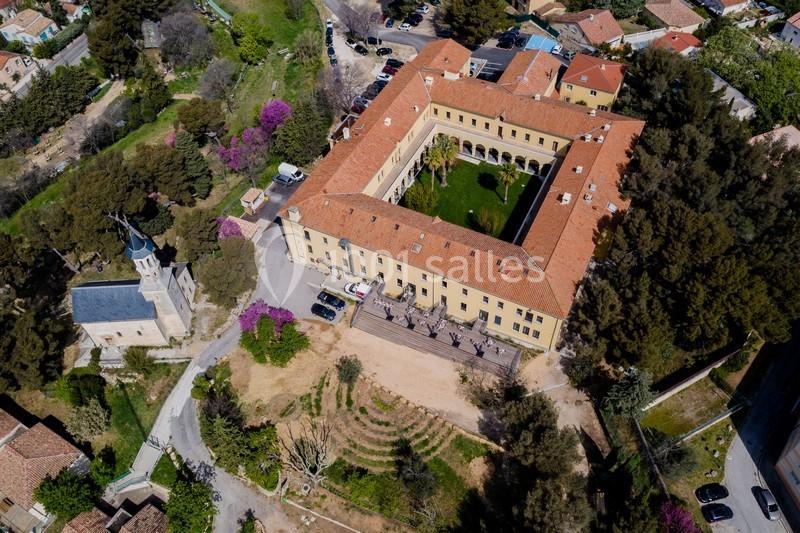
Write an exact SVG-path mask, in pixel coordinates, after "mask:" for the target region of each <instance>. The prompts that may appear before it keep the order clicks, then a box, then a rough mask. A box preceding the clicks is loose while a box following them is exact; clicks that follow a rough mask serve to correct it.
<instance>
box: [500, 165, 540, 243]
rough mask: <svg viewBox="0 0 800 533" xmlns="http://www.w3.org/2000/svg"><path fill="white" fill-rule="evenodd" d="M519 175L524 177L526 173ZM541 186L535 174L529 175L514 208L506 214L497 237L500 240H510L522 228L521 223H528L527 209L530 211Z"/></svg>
mask: <svg viewBox="0 0 800 533" xmlns="http://www.w3.org/2000/svg"><path fill="white" fill-rule="evenodd" d="M520 176H522V177H524V176H526V174H520ZM541 187H542V183H541V182H540V181H539V179H538V178H536V177H535V176H530V178H529V179H528V181H527V183H525V187H524V188H523V189H522V192H521V193H520V195H519V197H518V198H517V201H516V203H515V204H514V208H513V209H512V210H511V214H510V215H508V219H507V220H506V223H505V225H504V226H503V229H502V230H500V235H499V238H500V239H501V240H504V241H506V242H512V241H513V240H514V237H516V235H517V232H518V231H519V230H520V228H522V227H523V225H526V224H529V223H530V221H526V220H525V217H527V215H528V211H530V208H531V206H532V205H533V202H534V201H535V200H536V195H537V194H538V192H539V189H541ZM497 194H498V196H499V195H500V193H499V192H498V193H497ZM501 200H502V197H501ZM525 233H526V232H522V234H523V235H524V234H525Z"/></svg>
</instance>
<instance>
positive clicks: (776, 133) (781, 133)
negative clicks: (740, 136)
mask: <svg viewBox="0 0 800 533" xmlns="http://www.w3.org/2000/svg"><path fill="white" fill-rule="evenodd" d="M779 140H783V142H785V143H786V146H787V147H789V148H800V130H798V129H797V128H796V127H795V126H783V127H782V128H775V129H774V130H770V131H768V132H766V133H762V134H760V135H756V136H755V137H753V138H752V139H750V142H751V143H754V142H760V141H769V142H778V141H779Z"/></svg>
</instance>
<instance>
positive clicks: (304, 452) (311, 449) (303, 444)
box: [281, 420, 332, 486]
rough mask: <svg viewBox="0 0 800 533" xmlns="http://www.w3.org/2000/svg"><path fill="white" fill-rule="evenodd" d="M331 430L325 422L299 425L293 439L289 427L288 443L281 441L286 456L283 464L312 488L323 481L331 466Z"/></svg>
mask: <svg viewBox="0 0 800 533" xmlns="http://www.w3.org/2000/svg"><path fill="white" fill-rule="evenodd" d="M330 436H331V428H330V426H328V424H326V423H325V421H324V420H323V421H321V422H314V421H310V422H308V423H305V422H302V423H301V424H300V434H299V435H298V436H296V437H295V435H294V434H293V432H292V428H291V426H290V427H289V439H290V442H286V441H285V440H283V439H281V446H282V447H283V449H284V451H285V452H286V454H287V457H286V458H284V461H283V462H284V464H286V466H288V467H289V468H291V469H293V470H294V471H295V472H297V473H299V474H300V475H302V476H305V477H306V478H307V479H308V480H309V481H310V482H311V483H312V484H313V485H314V486H317V485H319V484H320V483H321V482H322V481H323V480H324V479H325V473H324V472H325V470H326V469H327V468H328V467H329V466H330V465H331V463H332V461H331V456H330V455H329V453H328V446H329V445H330Z"/></svg>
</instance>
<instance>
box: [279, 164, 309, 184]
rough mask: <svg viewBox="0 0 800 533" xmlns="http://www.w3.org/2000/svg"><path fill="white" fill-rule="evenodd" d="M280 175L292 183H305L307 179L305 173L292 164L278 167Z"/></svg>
mask: <svg viewBox="0 0 800 533" xmlns="http://www.w3.org/2000/svg"><path fill="white" fill-rule="evenodd" d="M278 174H280V175H281V176H286V177H287V178H289V179H290V180H292V181H303V180H304V179H306V175H305V174H303V171H302V170H300V169H299V168H297V167H296V166H294V165H292V164H291V163H281V164H280V165H278Z"/></svg>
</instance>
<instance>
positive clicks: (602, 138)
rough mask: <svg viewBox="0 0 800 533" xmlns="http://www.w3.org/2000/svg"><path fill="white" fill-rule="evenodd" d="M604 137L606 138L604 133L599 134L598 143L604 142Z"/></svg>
mask: <svg viewBox="0 0 800 533" xmlns="http://www.w3.org/2000/svg"><path fill="white" fill-rule="evenodd" d="M604 139H605V137H603V136H602V135H600V136H598V137H597V144H603V140H604Z"/></svg>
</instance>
